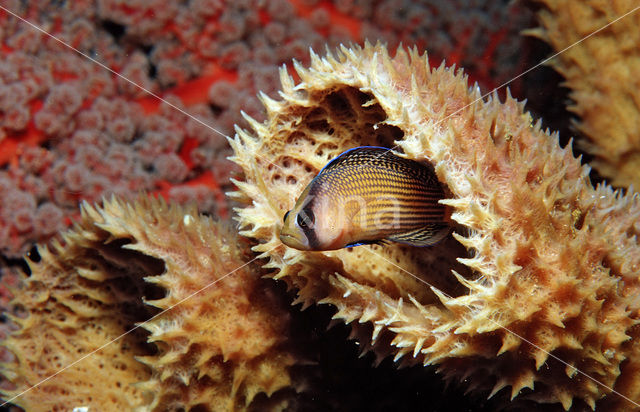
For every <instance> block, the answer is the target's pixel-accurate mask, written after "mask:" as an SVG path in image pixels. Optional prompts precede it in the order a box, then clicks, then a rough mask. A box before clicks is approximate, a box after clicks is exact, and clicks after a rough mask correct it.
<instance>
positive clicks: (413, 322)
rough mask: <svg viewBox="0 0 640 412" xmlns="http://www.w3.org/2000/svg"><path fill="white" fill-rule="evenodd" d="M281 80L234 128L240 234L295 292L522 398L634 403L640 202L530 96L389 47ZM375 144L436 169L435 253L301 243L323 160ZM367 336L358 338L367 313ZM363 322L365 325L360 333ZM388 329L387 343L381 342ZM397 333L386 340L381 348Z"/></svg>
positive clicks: (465, 377) (342, 53)
mask: <svg viewBox="0 0 640 412" xmlns="http://www.w3.org/2000/svg"><path fill="white" fill-rule="evenodd" d="M311 61H312V63H311V66H310V67H309V68H303V67H301V66H299V65H298V66H297V67H296V72H297V76H299V78H300V81H299V82H298V83H296V82H295V81H294V80H293V78H291V77H290V76H289V74H287V73H286V72H285V71H284V70H283V71H282V73H281V79H282V92H281V96H282V99H280V100H277V101H276V100H272V99H270V98H268V97H266V96H263V103H264V105H265V108H266V110H267V113H268V115H267V119H266V121H264V122H257V121H253V120H251V119H249V121H250V123H251V124H252V127H253V130H252V131H250V132H249V131H244V130H238V133H237V137H236V138H235V139H234V140H233V141H231V144H232V147H233V149H234V153H235V154H234V157H233V158H232V160H233V161H235V162H236V163H237V164H238V165H239V166H241V167H242V168H243V170H244V178H243V179H242V180H241V181H238V182H237V186H238V190H237V191H236V192H234V193H233V194H232V195H233V197H235V198H236V199H237V200H238V201H240V202H243V203H244V204H245V206H244V207H241V208H238V210H237V211H238V215H239V218H238V220H239V223H240V226H241V234H243V235H244V236H248V237H250V238H253V239H256V240H257V241H259V242H260V243H259V244H258V245H257V246H255V247H254V250H255V251H257V252H260V253H262V256H264V257H267V258H268V259H269V261H268V263H267V264H266V265H265V267H266V268H269V269H271V270H272V271H273V272H272V277H273V278H275V279H283V280H285V281H286V282H288V283H289V284H290V285H291V286H293V287H295V288H297V289H298V290H299V292H298V295H299V297H298V299H299V300H300V301H303V302H305V304H311V303H329V304H332V305H334V306H335V307H336V308H337V313H336V314H335V318H337V319H342V320H344V321H345V322H347V323H350V322H353V324H354V328H355V329H356V332H358V334H359V335H360V337H361V340H362V342H363V343H364V344H369V343H373V344H374V350H376V351H378V352H381V353H383V354H384V353H388V352H392V353H393V354H395V358H396V359H397V360H398V361H400V362H403V363H406V364H415V363H419V364H424V365H430V364H434V365H438V369H439V370H440V371H441V372H442V373H443V374H444V376H446V377H447V378H448V379H452V380H457V381H465V382H469V383H470V389H471V390H473V391H479V392H483V393H486V394H487V395H489V396H496V395H497V396H503V397H505V398H507V399H512V400H516V401H519V400H521V401H526V400H532V401H535V402H537V403H559V404H560V405H562V407H564V409H569V408H571V407H572V406H576V407H578V408H579V407H581V406H580V405H582V406H585V405H586V406H588V407H590V408H595V407H596V406H601V407H603V408H614V407H615V408H618V409H625V410H626V409H628V408H630V407H633V405H634V402H635V405H636V406H637V403H638V402H640V383H639V382H640V374H639V371H640V347H639V346H638V345H637V344H636V343H635V342H637V340H638V338H640V328H639V327H638V326H637V325H638V323H639V322H640V320H639V319H640V306H639V305H640V303H639V302H640V300H639V299H638V298H639V296H640V295H639V294H640V279H639V278H638V276H639V271H640V246H639V245H638V234H640V226H638V221H640V220H639V218H640V198H639V197H638V196H637V195H636V194H634V193H627V194H626V195H624V194H622V193H620V192H614V191H613V190H612V189H611V188H609V187H607V186H603V185H601V186H598V187H596V188H594V187H593V186H592V185H591V183H590V181H589V179H588V171H589V169H588V167H586V166H583V165H581V164H580V160H579V159H577V158H575V157H574V156H573V154H572V152H571V147H570V146H568V147H565V148H561V147H560V146H559V144H558V140H557V136H556V135H553V134H549V133H548V132H545V131H543V130H541V128H540V123H539V122H535V121H534V120H533V119H532V117H531V116H530V115H529V114H528V113H526V112H525V111H524V108H523V104H522V103H518V102H517V101H516V100H514V99H513V98H511V97H510V96H507V98H506V100H505V101H504V102H500V101H499V100H498V98H497V96H496V95H493V96H491V97H489V98H487V99H483V98H482V96H481V95H480V92H479V89H478V88H477V87H469V86H468V84H467V78H466V76H465V75H464V74H463V73H462V72H461V71H460V70H457V71H456V70H455V69H453V68H446V67H444V66H440V67H439V68H436V69H432V68H431V67H430V66H429V62H428V59H427V57H426V55H422V56H421V55H419V54H418V52H417V51H416V50H415V49H413V50H409V51H408V52H407V51H406V50H404V49H402V48H400V49H398V50H397V52H396V55H395V56H394V57H390V56H389V54H388V51H387V49H386V47H385V46H383V45H380V44H378V45H376V46H372V45H369V44H367V45H365V46H364V48H361V47H359V46H352V47H348V48H347V47H343V48H341V49H340V50H339V51H337V52H336V53H335V54H331V53H329V54H327V55H326V56H325V57H319V56H317V55H316V54H312V58H311ZM371 144H376V145H386V146H388V147H392V148H394V149H395V150H396V151H398V152H399V153H401V154H402V155H404V156H405V157H407V158H409V159H413V160H417V161H422V162H429V163H430V164H432V165H433V166H434V167H435V171H436V174H437V176H438V179H439V180H440V182H441V183H442V184H443V185H444V186H445V187H446V189H445V192H446V197H447V198H446V199H445V200H444V201H442V203H444V204H446V205H448V206H450V207H451V208H452V209H453V214H452V219H453V221H455V222H456V224H457V226H456V227H455V228H454V233H453V234H452V236H451V237H450V238H449V239H447V240H445V241H444V242H443V243H442V244H441V245H438V246H436V247H433V248H410V247H406V246H390V247H379V246H360V247H357V248H353V249H343V250H339V251H334V252H302V251H298V250H294V249H290V248H287V247H285V246H284V245H282V244H280V241H279V239H278V233H279V226H280V224H281V223H280V222H281V220H282V215H283V213H284V212H285V211H286V210H289V209H290V208H291V206H292V205H293V202H294V201H295V198H296V196H297V194H298V193H299V191H300V189H301V188H302V187H304V185H305V184H306V183H308V182H309V180H310V179H311V178H313V176H314V175H315V174H316V173H317V172H318V171H319V169H320V168H321V167H322V166H323V165H324V164H325V163H326V162H327V160H328V159H330V158H331V157H333V156H334V155H336V154H338V153H340V152H342V151H343V150H345V149H348V148H350V147H354V146H360V145H371ZM365 323H368V324H370V325H371V327H372V330H373V335H372V336H371V335H369V336H364V335H363V334H362V332H363V331H364V330H366V328H363V324H365ZM369 330H370V329H369ZM382 336H385V339H382V341H383V342H381V343H379V344H377V345H376V342H377V341H379V340H381V339H380V338H381V337H382ZM389 341H390V342H391V345H387V344H386V343H385V342H389Z"/></svg>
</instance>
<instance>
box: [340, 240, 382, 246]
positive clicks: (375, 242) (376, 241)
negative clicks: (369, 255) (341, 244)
mask: <svg viewBox="0 0 640 412" xmlns="http://www.w3.org/2000/svg"><path fill="white" fill-rule="evenodd" d="M388 244H389V242H388V241H387V240H386V239H378V240H363V241H360V242H353V243H349V244H348V245H346V246H345V247H355V246H362V245H388Z"/></svg>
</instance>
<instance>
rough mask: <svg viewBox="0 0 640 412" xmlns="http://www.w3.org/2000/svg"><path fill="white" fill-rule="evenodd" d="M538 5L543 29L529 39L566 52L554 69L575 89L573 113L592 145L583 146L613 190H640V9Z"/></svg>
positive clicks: (608, 4) (547, 0)
mask: <svg viewBox="0 0 640 412" xmlns="http://www.w3.org/2000/svg"><path fill="white" fill-rule="evenodd" d="M535 2H537V3H541V4H542V5H543V6H544V7H541V8H540V10H539V11H538V19H539V20H540V23H541V24H542V28H539V29H535V30H529V31H527V33H529V34H531V35H534V36H536V37H539V38H541V39H542V40H544V41H546V42H547V43H549V45H550V46H551V47H553V49H554V50H556V51H557V52H560V53H559V54H558V55H557V56H556V57H554V59H553V60H551V62H550V63H551V65H552V66H553V67H554V68H555V69H556V70H557V71H558V72H559V73H560V74H562V75H563V76H564V77H565V79H566V80H565V82H564V84H565V85H566V86H567V87H568V88H569V89H571V93H570V97H571V99H572V100H573V101H574V102H575V103H573V104H572V105H571V106H569V110H571V111H572V112H574V113H575V114H576V115H578V117H579V118H580V119H579V121H578V122H576V124H575V126H576V128H577V129H578V130H580V131H581V132H582V133H583V134H584V135H585V136H586V137H587V139H588V141H579V144H580V145H581V146H582V147H584V149H585V150H586V151H588V152H589V153H590V154H592V155H593V156H594V160H593V161H592V163H591V164H592V166H593V167H594V168H595V169H596V170H597V171H598V172H599V173H600V174H601V175H602V176H604V177H606V178H607V180H608V181H609V182H611V183H612V184H613V185H615V186H618V187H629V186H630V185H634V187H636V188H637V187H640V76H638V73H640V46H639V45H640V10H634V9H635V8H636V7H638V6H640V3H638V1H637V0H614V1H605V2H603V1H600V0H584V1H573V0H535ZM629 12H631V13H629ZM627 13H629V14H628V15H626V16H625V17H622V16H624V15H625V14H627ZM620 17H622V18H620ZM614 21H615V23H613V22H614ZM610 23H613V24H610ZM605 26H608V27H605ZM600 29H602V30H600ZM596 30H598V32H597V33H595V34H594V32H596ZM592 34H593V35H592Z"/></svg>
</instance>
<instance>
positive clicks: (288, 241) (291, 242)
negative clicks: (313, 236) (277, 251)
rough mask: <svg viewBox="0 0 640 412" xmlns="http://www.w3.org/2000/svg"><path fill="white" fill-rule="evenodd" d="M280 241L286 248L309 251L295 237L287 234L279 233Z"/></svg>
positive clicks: (307, 247)
mask: <svg viewBox="0 0 640 412" xmlns="http://www.w3.org/2000/svg"><path fill="white" fill-rule="evenodd" d="M280 241H281V242H282V243H284V244H285V245H286V246H289V247H292V248H294V249H298V250H309V246H307V245H306V244H304V243H303V242H302V241H300V239H299V238H298V237H297V236H294V235H290V234H288V233H280Z"/></svg>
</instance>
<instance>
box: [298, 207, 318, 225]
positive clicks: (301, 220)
mask: <svg viewBox="0 0 640 412" xmlns="http://www.w3.org/2000/svg"><path fill="white" fill-rule="evenodd" d="M296 222H297V223H298V226H300V228H301V229H309V228H310V227H311V225H313V224H314V222H315V216H314V215H313V212H312V211H311V209H303V210H301V211H300V213H298V217H297V219H296Z"/></svg>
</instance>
